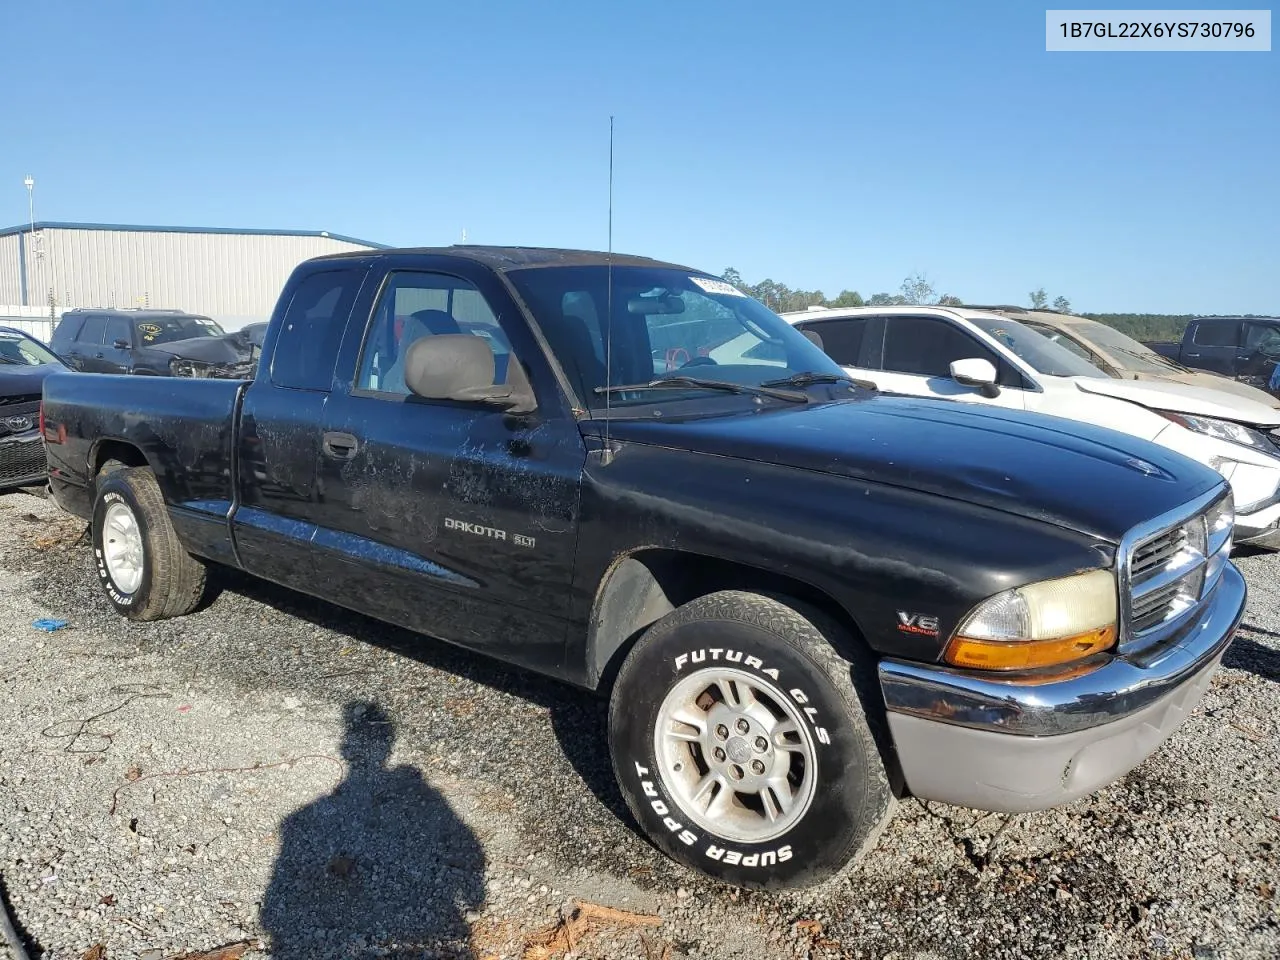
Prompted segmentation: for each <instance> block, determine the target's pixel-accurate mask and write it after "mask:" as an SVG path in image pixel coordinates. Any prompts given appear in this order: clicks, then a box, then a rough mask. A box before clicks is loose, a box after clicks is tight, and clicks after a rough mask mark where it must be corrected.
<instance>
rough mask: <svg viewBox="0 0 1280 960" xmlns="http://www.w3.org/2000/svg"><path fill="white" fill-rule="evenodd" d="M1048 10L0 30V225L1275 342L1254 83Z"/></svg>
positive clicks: (1279, 111) (1263, 96) (765, 10)
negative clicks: (627, 268)
mask: <svg viewBox="0 0 1280 960" xmlns="http://www.w3.org/2000/svg"><path fill="white" fill-rule="evenodd" d="M1044 10H1045V7H1044V5H1033V4H1029V3H1025V2H1023V3H1000V2H989V3H981V2H979V3H963V4H962V3H955V2H936V3H935V2H902V3H878V2H861V3H849V2H847V0H845V2H841V3H825V2H810V3H799V4H781V3H776V2H775V3H769V4H757V3H751V2H737V3H722V2H719V0H707V2H699V3H672V2H665V0H657V2H647V3H644V4H639V3H630V4H625V5H624V4H602V3H599V2H592V3H585V2H581V0H560V2H558V3H547V2H541V3H536V4H535V3H511V2H496V3H486V4H469V5H463V4H461V3H450V4H442V3H431V2H403V3H398V2H376V0H371V2H369V3H367V4H355V3H350V2H343V3H329V2H311V3H307V4H305V5H304V4H286V3H279V4H262V3H256V4H251V3H247V2H239V0H223V2H220V3H218V4H187V3H174V2H172V0H162V2H142V0H134V2H128V3H122V4H102V3H96V2H94V3H72V2H59V3H25V4H17V3H10V4H6V5H4V9H3V12H2V13H0V23H3V31H2V32H3V36H4V38H5V42H4V44H3V50H4V59H5V66H6V71H5V72H6V87H7V90H6V93H5V95H4V96H3V98H2V99H0V130H3V131H4V133H3V135H0V137H2V139H0V142H2V143H3V148H2V149H0V225H8V224H14V223H19V222H21V221H23V220H25V219H26V215H27V209H26V193H25V190H24V189H23V187H22V178H23V176H24V175H25V174H27V173H31V174H33V175H34V176H35V177H36V181H37V186H36V206H37V209H36V215H37V218H39V219H46V220H80V221H98V222H115V223H143V224H145V223H155V224H178V225H199V226H249V227H284V228H298V229H325V230H330V231H334V232H338V233H346V234H351V235H354V236H358V237H365V238H368V239H372V240H379V241H383V242H387V243H393V244H406V245H408V244H447V243H452V242H456V241H458V240H459V239H460V237H461V233H462V230H463V229H466V231H467V237H468V240H470V241H472V242H476V243H521V244H536V245H566V246H586V247H596V248H603V246H604V245H605V242H606V197H607V193H606V183H607V178H606V175H607V159H608V157H607V137H608V116H609V114H611V113H612V114H614V115H615V116H616V139H615V149H616V158H615V187H614V246H615V248H616V249H619V250H625V251H628V252H633V253H642V254H646V255H650V256H656V257H661V258H664V259H670V260H676V261H679V262H684V263H689V264H691V265H693V266H697V267H700V268H703V269H707V270H712V271H715V272H719V271H721V270H723V269H724V268H725V267H727V266H733V267H736V268H737V269H738V270H739V271H741V273H742V274H743V276H744V277H746V278H747V279H748V280H752V281H754V280H760V279H763V278H764V277H766V276H768V277H771V278H773V279H774V280H777V281H779V282H784V283H787V284H788V285H790V286H792V287H803V288H805V289H813V288H818V289H822V290H824V291H826V292H827V293H828V295H834V294H835V293H837V292H838V291H839V290H840V289H841V288H843V287H850V288H853V289H857V290H858V291H860V292H861V293H862V294H863V295H864V296H867V295H869V294H871V293H874V292H877V291H882V290H884V291H895V292H896V290H897V288H898V286H899V284H900V283H901V281H902V279H903V278H904V277H905V276H906V275H908V274H909V273H914V272H923V273H924V274H925V275H926V276H927V277H928V278H929V279H930V280H931V281H932V282H933V283H934V285H935V286H936V288H937V289H938V291H939V292H944V291H945V292H949V293H953V294H956V295H958V296H961V297H964V298H965V299H966V300H969V301H971V302H991V301H999V302H1018V303H1023V302H1025V301H1026V297H1027V291H1029V290H1031V289H1033V288H1035V287H1038V286H1043V287H1044V288H1045V289H1046V290H1047V291H1048V292H1049V295H1050V297H1053V296H1056V295H1058V294H1065V295H1067V296H1068V297H1070V298H1071V301H1072V303H1073V305H1074V306H1075V307H1076V308H1077V309H1083V310H1120V311H1127V310H1134V311H1152V312H1175V313H1183V312H1207V311H1240V312H1270V313H1280V262H1278V260H1280V256H1278V255H1280V176H1278V174H1280V60H1277V57H1278V56H1280V54H1277V53H1276V52H1272V53H1250V54H1243V53H1241V54H1208V53H1193V54H1171V53H1165V54H1103V53H1089V54H1085V53H1072V54H1067V53H1052V54H1050V53H1046V52H1045V51H1044Z"/></svg>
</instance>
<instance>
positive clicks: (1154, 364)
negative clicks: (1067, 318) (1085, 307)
mask: <svg viewBox="0 0 1280 960" xmlns="http://www.w3.org/2000/svg"><path fill="white" fill-rule="evenodd" d="M1067 329H1068V330H1078V331H1080V335H1081V336H1082V337H1085V338H1087V339H1089V340H1091V341H1093V342H1094V343H1096V344H1097V345H1098V346H1099V347H1101V348H1102V349H1103V350H1105V351H1106V352H1107V353H1109V354H1111V356H1112V357H1113V358H1114V360H1115V363H1116V366H1118V367H1120V369H1122V370H1136V371H1138V372H1140V373H1165V374H1167V373H1168V372H1169V371H1170V370H1185V369H1186V367H1184V366H1182V365H1181V364H1178V363H1174V362H1173V361H1172V360H1169V359H1166V358H1165V357H1162V356H1160V354H1158V353H1156V352H1155V351H1154V350H1152V349H1151V348H1150V347H1147V346H1143V345H1142V344H1141V343H1139V342H1138V341H1137V340H1135V339H1133V337H1131V336H1129V335H1128V334H1124V333H1121V332H1120V331H1119V330H1117V329H1116V328H1115V327H1109V326H1107V325H1106V324H1105V323H1099V322H1098V321H1097V320H1085V321H1083V322H1081V321H1074V322H1073V323H1072V325H1071V326H1070V327H1068V328H1067Z"/></svg>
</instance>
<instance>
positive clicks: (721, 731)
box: [716, 723, 729, 740]
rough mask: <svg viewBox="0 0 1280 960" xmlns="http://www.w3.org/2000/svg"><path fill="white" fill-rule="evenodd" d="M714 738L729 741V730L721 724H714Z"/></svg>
mask: <svg viewBox="0 0 1280 960" xmlns="http://www.w3.org/2000/svg"><path fill="white" fill-rule="evenodd" d="M716 736H717V737H719V738H720V739H721V740H728V739H729V728H728V727H726V726H725V725H724V724H723V723H717V724H716Z"/></svg>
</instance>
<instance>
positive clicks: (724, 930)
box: [0, 493, 1280, 960]
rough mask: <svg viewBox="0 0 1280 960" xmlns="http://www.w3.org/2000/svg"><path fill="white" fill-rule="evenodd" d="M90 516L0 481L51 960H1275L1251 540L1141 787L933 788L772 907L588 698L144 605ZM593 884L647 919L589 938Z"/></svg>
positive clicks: (37, 869) (382, 635)
mask: <svg viewBox="0 0 1280 960" xmlns="http://www.w3.org/2000/svg"><path fill="white" fill-rule="evenodd" d="M82 529H83V525H82V524H79V523H78V522H76V521H74V520H70V519H68V518H66V517H64V516H62V515H61V514H60V513H59V512H58V510H57V508H56V507H55V506H54V505H53V504H52V503H50V502H49V501H47V500H44V499H42V498H39V497H35V496H31V495H29V494H25V493H18V494H8V495H3V496H0V530H2V531H3V532H0V613H2V615H0V725H2V729H3V731H4V734H5V735H4V737H3V739H0V875H2V876H3V881H4V886H5V894H6V899H7V901H8V903H9V906H10V909H11V913H12V915H13V916H14V918H15V920H16V922H17V923H18V925H19V926H20V927H21V928H22V930H23V932H24V933H25V935H26V936H27V938H28V942H29V944H30V945H31V947H32V950H31V953H32V956H33V958H34V957H37V956H42V955H43V956H45V957H51V958H80V957H82V956H84V955H85V954H86V952H88V951H90V950H91V948H93V947H94V946H95V945H98V944H101V945H102V947H103V948H104V950H103V952H102V953H101V955H100V956H101V958H105V960H119V958H128V957H137V958H147V960H161V958H173V957H182V956H184V955H186V954H197V953H198V952H199V951H206V950H210V949H212V948H216V947H221V946H227V945H233V944H240V945H241V948H238V949H237V950H233V951H231V953H230V955H231V956H236V955H239V950H240V949H243V950H244V951H246V952H244V956H246V957H255V956H266V955H270V956H274V957H280V958H299V960H300V958H308V960H325V958H354V957H374V956H378V957H401V958H409V957H415V958H416V957H476V958H497V957H511V958H516V957H522V956H524V957H529V958H531V960H542V958H548V957H557V958H558V957H562V956H564V954H565V952H566V951H571V952H572V955H573V956H575V957H582V958H589V957H601V958H605V957H609V958H612V957H637V958H645V960H660V958H663V957H670V958H673V960H674V958H678V957H681V956H688V957H699V958H705V957H724V958H757V957H759V958H773V957H785V958H791V957H804V958H808V957H813V958H820V957H874V958H877V960H880V958H890V957H892V958H898V960H908V958H915V960H925V958H930V960H932V958H953V957H954V958H960V957H1051V956H1052V957H1057V956H1068V957H1082V958H1090V960H1092V958H1107V957H1144V958H1145V957H1151V958H1165V957H1170V958H1174V957H1187V958H1204V957H1217V958H1236V957H1239V958H1255V957H1256V958H1276V957H1280V897H1278V896H1277V888H1280V798H1278V790H1280V787H1278V785H1277V779H1278V778H1277V765H1278V762H1280V583H1278V582H1277V580H1278V575H1280V557H1278V556H1274V555H1268V554H1256V555H1246V556H1242V557H1239V558H1238V562H1239V564H1240V566H1241V568H1242V569H1243V570H1244V571H1245V574H1246V576H1247V577H1248V580H1249V585H1250V589H1251V591H1252V593H1251V600H1250V609H1249V612H1248V614H1247V615H1246V624H1247V626H1246V627H1245V629H1244V630H1242V632H1241V634H1240V636H1239V637H1238V639H1237V640H1236V642H1235V644H1234V645H1233V647H1232V648H1231V650H1230V651H1229V653H1228V656H1227V661H1226V662H1227V668H1226V669H1224V670H1223V671H1222V672H1221V673H1220V675H1219V676H1218V678H1217V680H1216V682H1215V684H1214V687H1213V689H1212V691H1211V692H1210V694H1209V696H1208V698H1207V699H1206V701H1205V703H1204V704H1203V706H1202V708H1201V709H1200V711H1198V712H1197V714H1196V715H1195V716H1194V717H1192V718H1191V720H1190V721H1189V722H1188V723H1187V724H1186V725H1185V726H1184V727H1183V728H1182V729H1181V730H1180V731H1179V732H1178V733H1177V734H1176V735H1175V736H1174V738H1173V739H1172V740H1171V741H1170V742H1169V743H1168V744H1167V745H1166V746H1165V747H1164V749H1162V750H1161V751H1160V752H1159V753H1157V754H1156V755H1155V756H1154V757H1152V758H1151V759H1150V760H1149V761H1147V762H1146V763H1145V764H1143V765H1142V766H1141V767H1140V768H1139V769H1138V770H1136V771H1134V772H1133V773H1132V774H1131V775H1130V776H1128V777H1127V778H1126V779H1125V780H1124V781H1123V782H1121V783H1119V784H1117V785H1115V786H1112V787H1110V788H1108V789H1106V790H1104V791H1102V792H1101V793H1100V794H1098V795H1097V796H1095V797H1092V798H1089V799H1087V800H1083V801H1080V802H1078V803H1075V804H1072V805H1071V806H1069V807H1067V808H1064V809H1062V810H1057V811H1052V812H1048V813H1041V814H1030V815H1023V816H1017V817H1013V818H1006V817H1002V816H994V815H992V816H985V817H984V816H982V815H979V814H976V813H973V812H971V811H967V810H960V809H956V808H950V807H941V806H933V807H931V808H929V809H925V808H924V807H923V806H922V805H920V804H919V803H916V802H915V801H910V802H908V803H905V804H903V806H902V807H901V810H900V813H899V816H898V818H897V819H896V820H895V821H894V822H893V823H892V824H891V825H890V827H889V829H887V830H886V831H885V833H884V835H883V837H882V839H881V841H880V843H879V846H878V847H877V848H876V849H875V850H874V851H872V852H871V854H870V855H869V856H868V858H867V859H866V861H865V862H864V863H863V864H862V865H861V866H860V867H859V868H858V869H856V870H854V871H853V872H852V873H851V874H850V875H848V876H847V877H845V878H842V879H841V880H839V881H837V882H834V883H832V884H830V885H828V886H827V887H824V888H822V889H820V890H816V891H807V892H801V893H793V894H786V895H767V894H761V893H756V892H750V891H734V890H729V889H725V888H721V887H717V886H715V885H712V884H710V883H707V882H705V881H703V880H702V879H701V878H700V877H698V876H697V875H694V874H692V873H689V872H687V871H685V870H683V869H682V868H680V867H677V866H675V865H673V864H671V863H670V862H669V861H667V860H665V859H664V858H663V857H662V856H660V855H659V854H658V853H657V852H655V851H654V850H653V849H652V848H651V847H650V846H649V845H648V844H647V843H646V842H645V841H644V840H642V839H641V838H640V837H638V836H637V835H636V834H635V833H634V832H633V831H632V830H631V828H630V826H629V824H628V820H627V817H626V814H625V808H624V806H623V804H622V802H621V798H620V797H619V796H618V795H617V793H616V791H615V788H614V787H613V783H612V776H611V773H610V768H609V762H608V755H607V752H606V748H605V740H604V723H605V709H604V704H603V703H602V702H599V701H597V700H596V699H594V698H593V697H591V696H589V695H586V694H582V693H579V692H577V691H575V690H573V689H570V688H568V687H564V686H561V685H559V684H556V683H553V682H551V681H546V680H542V679H539V678H537V677H534V676H531V675H527V674H523V673H520V672H517V671H514V670H510V669H508V668H505V667H503V666H501V665H500V664H497V663H494V662H492V661H489V660H486V659H484V658H482V657H479V656H476V655H471V654H466V653H462V652H459V651H456V650H452V649H450V648H448V647H445V646H443V645H441V644H437V643H433V642H431V641H429V640H427V639H425V638H422V637H418V636H415V635H412V634H408V633H406V632H404V631H400V630H396V629H394V628H390V627H387V626H385V625H383V624H379V623H377V622H375V621H372V620H369V619H366V618H364V617H360V616H357V615H354V614H350V613H347V612H344V611H342V610H340V609H338V608H336V607H331V606H328V605H325V604H323V603H320V602H317V601H314V600H311V599H308V598H306V597H303V596H300V595H298V594H294V593H291V592H289V591H286V590H283V589H280V588H276V587H273V586H270V585H266V584H262V583H259V582H255V581H252V580H248V579H245V578H241V577H238V576H235V575H231V574H227V575H224V576H220V577H219V578H218V585H219V587H220V588H221V589H220V592H219V593H218V594H217V596H216V598H215V599H213V601H212V602H211V603H210V604H208V606H207V607H206V608H205V609H204V610H202V611H201V612H199V613H197V614H195V615H193V616H190V617H187V618H185V619H182V620H179V621H171V622H168V623H163V624H149V625H147V624H132V623H129V622H127V621H124V620H122V619H120V618H118V617H117V616H116V615H115V614H114V613H113V612H112V611H111V609H110V608H109V606H108V604H107V602H106V601H105V599H104V598H102V597H101V596H100V595H99V593H98V587H97V584H96V582H95V580H94V578H93V576H92V572H91V569H90V560H89V552H88V548H87V546H86V544H85V542H84V541H83V540H81V539H80V534H81V532H82ZM39 617H60V618H63V619H66V620H68V621H69V622H70V626H69V627H68V628H66V629H63V630H59V631H57V632H55V633H43V632H40V631H37V630H35V629H34V628H33V627H32V626H31V623H32V621H33V620H35V619H37V618H39ZM584 903H585V904H594V905H600V906H603V907H609V908H615V909H617V910H621V911H628V913H622V914H609V913H603V914H601V913H599V912H597V913H596V914H592V915H588V913H582V914H580V915H578V916H577V917H576V919H574V920H573V921H572V922H570V923H568V924H565V923H564V922H563V920H564V919H565V918H571V917H573V916H574V915H573V910H574V909H575V905H580V904H584ZM585 909H586V910H587V911H590V910H591V909H592V908H591V907H587V908H585ZM647 918H653V919H647ZM570 941H572V942H570ZM0 956H5V951H4V948H3V947H0ZM90 956H92V954H90Z"/></svg>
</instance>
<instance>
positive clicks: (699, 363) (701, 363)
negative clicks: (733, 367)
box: [677, 357, 720, 370]
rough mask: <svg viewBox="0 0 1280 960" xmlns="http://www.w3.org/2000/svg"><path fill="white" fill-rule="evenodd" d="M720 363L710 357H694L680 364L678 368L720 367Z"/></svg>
mask: <svg viewBox="0 0 1280 960" xmlns="http://www.w3.org/2000/svg"><path fill="white" fill-rule="evenodd" d="M719 365H720V364H718V363H717V362H716V361H715V360H713V359H711V358H710V357H694V358H693V359H692V360H689V361H687V362H685V363H682V364H680V366H679V367H678V368H677V369H680V370H683V369H684V368H685V367H718V366H719Z"/></svg>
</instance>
